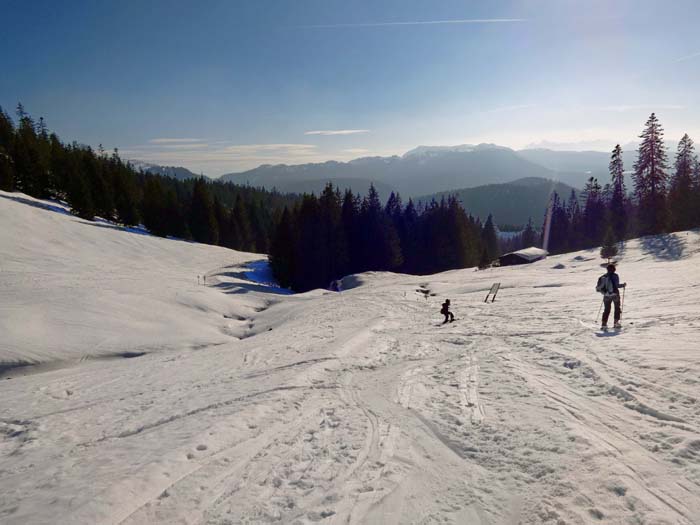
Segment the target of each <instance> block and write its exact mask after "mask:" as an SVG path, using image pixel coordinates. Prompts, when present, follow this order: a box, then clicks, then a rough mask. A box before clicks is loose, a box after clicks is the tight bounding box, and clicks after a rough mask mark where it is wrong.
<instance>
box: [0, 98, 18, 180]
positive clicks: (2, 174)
mask: <svg viewBox="0 0 700 525" xmlns="http://www.w3.org/2000/svg"><path fill="white" fill-rule="evenodd" d="M14 141H15V126H14V123H13V122H12V119H11V118H10V116H9V115H8V114H7V113H5V111H4V110H3V109H2V106H0V190H5V191H14V189H15V173H14V162H13V160H12V156H11V155H12V149H13V146H14Z"/></svg>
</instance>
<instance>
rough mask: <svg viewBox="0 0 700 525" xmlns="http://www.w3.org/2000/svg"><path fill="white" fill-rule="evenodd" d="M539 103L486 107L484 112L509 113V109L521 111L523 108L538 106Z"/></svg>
mask: <svg viewBox="0 0 700 525" xmlns="http://www.w3.org/2000/svg"><path fill="white" fill-rule="evenodd" d="M536 106H537V104H515V105H512V106H500V107H497V108H493V109H486V110H484V111H483V112H482V113H507V112H509V111H519V110H521V109H530V108H534V107H536Z"/></svg>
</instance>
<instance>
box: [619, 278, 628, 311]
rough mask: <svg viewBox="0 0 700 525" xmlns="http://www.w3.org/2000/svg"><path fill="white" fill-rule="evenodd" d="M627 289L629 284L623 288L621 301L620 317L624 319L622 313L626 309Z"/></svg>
mask: <svg viewBox="0 0 700 525" xmlns="http://www.w3.org/2000/svg"><path fill="white" fill-rule="evenodd" d="M626 290H627V284H625V287H624V288H623V289H622V301H620V319H622V313H623V312H624V311H625V291H626Z"/></svg>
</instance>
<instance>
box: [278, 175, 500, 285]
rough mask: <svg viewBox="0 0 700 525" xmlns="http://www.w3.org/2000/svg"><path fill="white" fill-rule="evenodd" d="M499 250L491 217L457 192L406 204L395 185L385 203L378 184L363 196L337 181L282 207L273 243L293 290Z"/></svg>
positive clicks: (424, 270)
mask: <svg viewBox="0 0 700 525" xmlns="http://www.w3.org/2000/svg"><path fill="white" fill-rule="evenodd" d="M497 256H498V241H497V237H496V229H495V227H494V225H493V220H492V218H491V217H489V219H488V220H487V221H486V223H485V224H484V225H482V224H481V223H480V221H479V220H478V219H475V218H474V217H472V216H470V215H468V214H467V213H466V212H465V210H464V209H463V208H462V206H461V205H460V203H459V202H458V201H457V199H456V198H455V197H449V198H443V199H442V200H440V202H437V201H435V200H432V201H431V202H429V203H427V204H423V203H420V202H419V203H418V204H417V205H416V204H414V202H413V201H412V200H409V201H408V203H407V204H406V205H405V206H404V205H403V203H402V201H401V197H400V196H399V195H398V194H396V193H392V194H391V195H390V197H389V199H388V200H387V202H386V204H385V205H382V203H381V201H380V199H379V196H378V194H377V191H376V190H375V188H374V186H370V188H369V191H368V193H367V195H366V196H364V197H360V196H359V195H356V194H353V192H352V191H350V190H346V191H345V192H344V193H341V191H340V189H339V188H335V187H334V186H333V184H332V183H329V184H327V185H326V187H325V189H324V190H323V192H322V193H321V195H320V196H319V197H316V196H315V195H313V194H312V195H304V196H303V198H302V199H301V201H300V202H298V203H297V204H296V205H295V206H294V207H292V208H285V210H284V211H283V213H282V215H281V220H280V223H279V225H278V227H277V229H276V231H275V236H274V238H273V239H272V244H271V246H270V265H271V267H272V271H273V272H274V275H275V277H276V279H277V280H278V282H279V283H280V284H281V285H282V286H285V287H290V288H292V289H293V290H296V291H305V290H310V289H313V288H317V287H328V286H329V285H330V283H331V282H332V281H333V280H336V279H339V278H341V277H343V276H345V275H348V274H352V273H360V272H365V271H393V272H403V273H412V274H431V273H436V272H441V271H445V270H451V269H457V268H466V267H470V266H476V265H478V264H479V263H480V262H481V263H485V262H491V261H492V260H493V259H494V258H496V257H497Z"/></svg>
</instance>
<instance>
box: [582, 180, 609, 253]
mask: <svg viewBox="0 0 700 525" xmlns="http://www.w3.org/2000/svg"><path fill="white" fill-rule="evenodd" d="M583 197H584V202H585V204H584V208H583V216H584V217H583V220H584V233H585V236H586V244H587V245H588V246H597V245H599V244H600V242H601V241H602V240H603V234H604V233H605V210H606V206H605V201H604V199H603V193H602V188H601V186H600V184H599V183H598V179H596V178H594V177H590V178H589V179H588V182H587V183H586V185H585V186H584V188H583Z"/></svg>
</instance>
